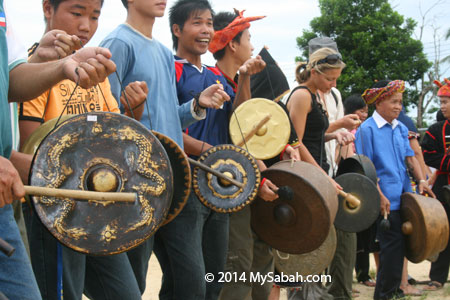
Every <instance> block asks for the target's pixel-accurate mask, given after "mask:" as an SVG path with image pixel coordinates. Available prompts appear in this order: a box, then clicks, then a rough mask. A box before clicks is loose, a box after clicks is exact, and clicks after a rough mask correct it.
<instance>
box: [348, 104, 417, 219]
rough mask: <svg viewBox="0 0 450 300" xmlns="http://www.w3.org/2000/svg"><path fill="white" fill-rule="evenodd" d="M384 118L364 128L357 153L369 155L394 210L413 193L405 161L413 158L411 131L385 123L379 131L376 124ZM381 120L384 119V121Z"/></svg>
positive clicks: (369, 121)
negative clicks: (404, 195)
mask: <svg viewBox="0 0 450 300" xmlns="http://www.w3.org/2000/svg"><path fill="white" fill-rule="evenodd" d="M380 118H381V116H380V115H379V114H378V113H377V112H374V115H373V116H372V117H370V118H369V119H367V120H366V121H365V122H364V123H362V124H361V126H360V127H359V129H358V131H357V132H356V140H355V146H356V152H357V153H359V154H364V155H366V156H367V157H368V158H369V159H370V160H371V161H372V162H373V164H374V165H375V169H376V170H377V176H378V178H379V180H380V181H379V184H380V188H381V191H382V192H383V194H384V195H385V196H386V198H388V199H389V201H390V202H391V210H399V209H400V196H401V195H402V194H403V193H404V192H412V189H411V182H410V180H409V176H408V174H407V169H406V164H405V159H406V157H408V156H414V151H413V150H412V149H411V147H410V146H409V141H408V128H406V126H405V125H403V124H402V123H401V122H398V121H396V120H394V122H393V125H394V126H395V124H394V123H396V124H397V126H395V127H394V128H393V126H391V124H389V123H387V122H386V121H384V122H386V123H385V124H384V125H382V126H381V127H380V128H379V127H378V124H381V123H380V121H378V122H379V123H378V124H377V121H376V120H380ZM381 120H382V118H381Z"/></svg>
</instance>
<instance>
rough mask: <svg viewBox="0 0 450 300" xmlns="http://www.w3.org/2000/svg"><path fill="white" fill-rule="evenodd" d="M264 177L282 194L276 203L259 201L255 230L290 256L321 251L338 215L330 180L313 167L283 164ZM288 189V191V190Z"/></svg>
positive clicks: (255, 208) (255, 205)
mask: <svg viewBox="0 0 450 300" xmlns="http://www.w3.org/2000/svg"><path fill="white" fill-rule="evenodd" d="M262 175H263V176H264V177H265V178H267V179H269V180H270V181H272V182H273V183H274V184H275V185H276V186H278V187H279V188H280V190H289V191H290V192H288V193H283V194H281V193H279V198H278V199H276V200H275V201H271V202H267V201H264V200H262V199H260V198H257V200H256V201H254V202H253V203H252V205H251V212H252V217H251V226H252V228H253V230H254V231H255V233H256V234H257V235H258V237H259V238H260V239H262V240H263V241H264V242H266V243H267V244H268V245H270V246H271V247H272V248H274V249H277V250H280V251H282V252H286V253H290V254H302V253H307V252H311V251H313V250H315V249H317V248H318V247H319V246H320V245H322V243H323V242H324V241H325V239H326V238H327V236H328V233H329V231H330V227H331V226H333V222H334V218H335V216H336V211H337V193H336V189H335V188H334V186H333V184H332V183H331V181H330V180H329V179H328V177H327V176H326V175H325V174H324V173H323V172H322V171H321V170H320V169H319V168H317V167H315V166H313V165H312V164H309V163H306V162H301V161H296V162H294V163H292V162H291V161H281V162H278V163H276V164H274V165H272V166H271V167H270V168H268V169H266V170H264V172H262ZM286 187H287V188H286Z"/></svg>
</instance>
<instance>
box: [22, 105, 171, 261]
mask: <svg viewBox="0 0 450 300" xmlns="http://www.w3.org/2000/svg"><path fill="white" fill-rule="evenodd" d="M30 183H31V184H32V185H34V186H42V187H50V188H63V189H72V190H91V191H99V192H135V193H137V195H138V197H137V200H136V201H135V202H134V203H114V202H111V201H110V202H99V201H93V200H89V201H75V200H74V199H70V198H53V197H45V196H42V197H36V196H34V197H33V203H34V206H35V209H36V212H37V214H38V216H39V218H40V219H41V221H42V223H43V224H44V225H45V226H46V227H47V229H48V230H49V231H50V232H51V233H52V234H53V235H54V236H55V237H56V238H57V239H58V240H59V241H61V242H62V243H63V244H64V245H66V246H68V247H70V248H72V249H74V250H76V251H79V252H82V253H86V254H91V255H108V254H115V253H120V252H123V251H127V250H129V249H131V248H133V247H135V246H137V245H139V244H140V243H142V242H143V241H145V240H146V239H147V238H149V237H150V236H152V235H153V234H154V233H155V231H156V230H157V228H158V227H159V226H160V224H161V223H162V222H163V221H164V220H165V218H166V214H167V211H168V207H169V206H170V201H171V199H172V191H173V181H172V172H171V168H170V162H169V159H168V157H167V154H166V151H165V150H164V148H163V147H162V145H161V143H160V142H159V140H158V139H157V138H156V137H155V136H154V135H153V134H152V133H151V132H150V131H149V130H147V129H146V128H145V127H144V126H143V125H142V124H140V123H139V122H137V121H135V120H133V119H131V118H128V117H126V116H123V115H120V114H115V113H104V112H96V113H87V114H82V115H77V116H75V117H73V118H71V119H69V120H67V121H65V122H64V123H63V124H61V125H60V126H59V127H58V128H56V129H55V130H53V131H52V132H50V133H49V134H48V135H47V136H46V137H45V139H44V140H43V141H42V142H41V144H40V146H39V148H38V149H37V151H36V153H35V156H34V159H33V165H32V169H31V172H30Z"/></svg>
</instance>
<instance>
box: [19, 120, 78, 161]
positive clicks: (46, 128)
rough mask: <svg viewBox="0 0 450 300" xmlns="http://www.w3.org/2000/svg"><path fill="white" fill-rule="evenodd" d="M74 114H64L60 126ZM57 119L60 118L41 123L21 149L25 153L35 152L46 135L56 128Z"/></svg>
mask: <svg viewBox="0 0 450 300" xmlns="http://www.w3.org/2000/svg"><path fill="white" fill-rule="evenodd" d="M73 116H74V115H62V116H61V119H60V120H59V124H58V126H59V125H61V124H62V123H63V122H64V121H66V120H68V119H70V118H72V117H73ZM57 121H58V118H54V119H51V120H48V121H47V122H45V123H43V124H41V125H40V126H39V127H38V128H37V129H36V130H35V131H33V133H32V134H30V136H29V137H28V138H27V140H26V141H25V143H23V146H22V149H21V150H20V151H21V152H22V153H25V154H34V153H35V152H36V150H37V149H38V147H39V144H40V143H41V142H42V140H43V139H44V138H45V136H46V135H47V134H48V133H49V132H50V131H52V130H53V129H54V128H55V125H56V122H57Z"/></svg>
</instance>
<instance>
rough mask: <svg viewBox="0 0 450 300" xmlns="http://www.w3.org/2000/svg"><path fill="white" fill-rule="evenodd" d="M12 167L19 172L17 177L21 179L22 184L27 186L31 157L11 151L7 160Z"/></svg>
mask: <svg viewBox="0 0 450 300" xmlns="http://www.w3.org/2000/svg"><path fill="white" fill-rule="evenodd" d="M9 160H10V161H11V163H12V164H13V166H14V167H15V168H16V170H17V171H18V172H19V176H20V178H21V179H22V182H23V184H28V175H29V173H30V168H31V161H32V160H33V155H30V154H25V153H21V152H17V151H14V150H13V151H12V153H11V157H10V158H9Z"/></svg>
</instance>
